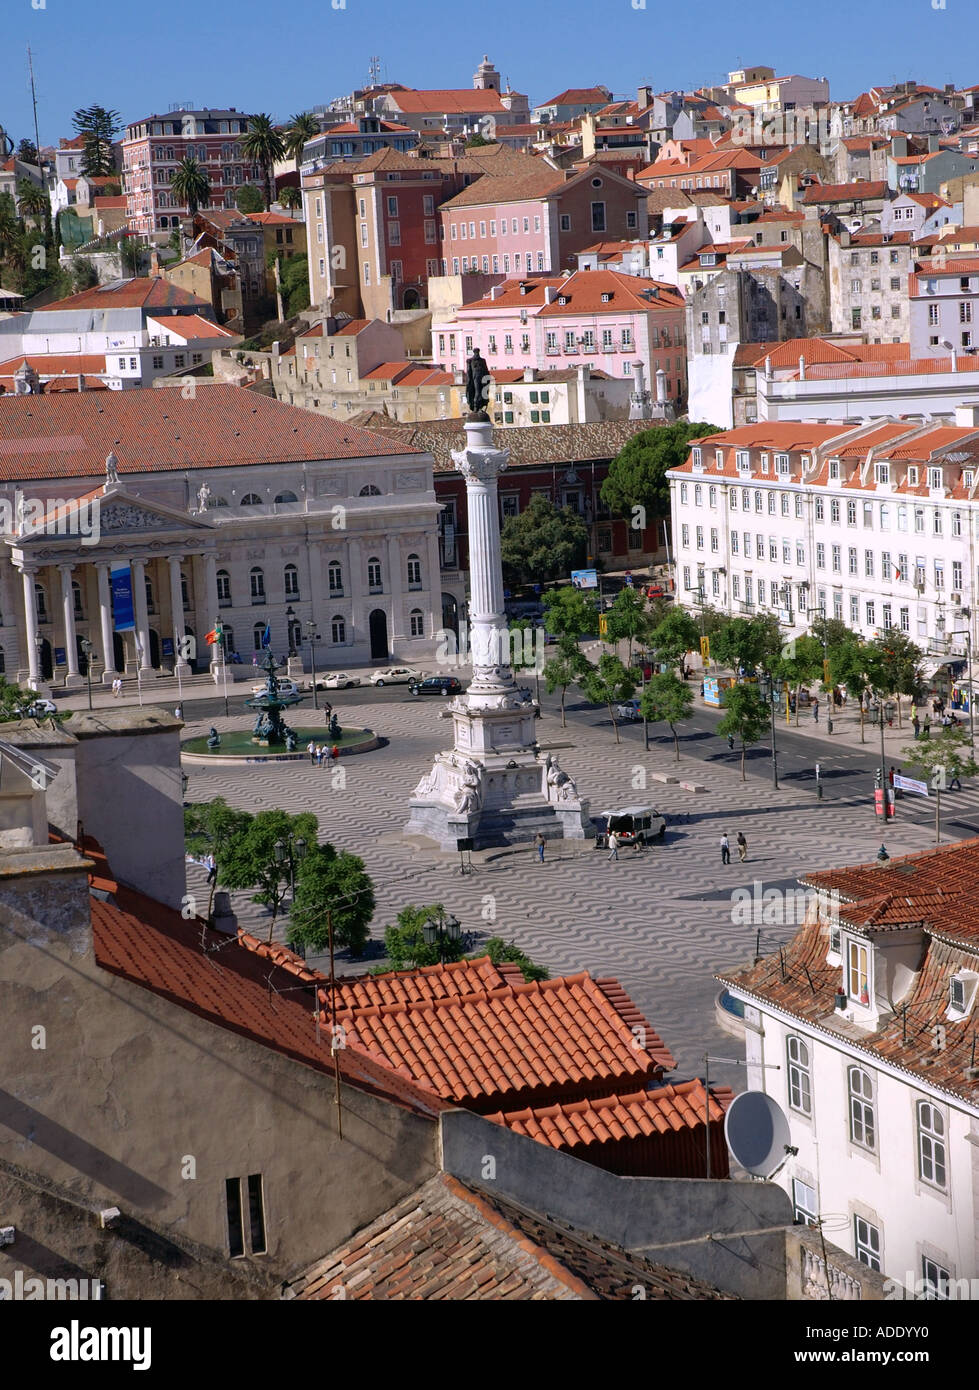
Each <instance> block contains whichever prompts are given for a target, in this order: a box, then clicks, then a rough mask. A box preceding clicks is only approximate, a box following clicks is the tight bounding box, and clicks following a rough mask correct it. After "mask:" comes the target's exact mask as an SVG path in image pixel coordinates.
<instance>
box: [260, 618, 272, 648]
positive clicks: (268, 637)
mask: <svg viewBox="0 0 979 1390" xmlns="http://www.w3.org/2000/svg"><path fill="white" fill-rule="evenodd" d="M271 645H272V629H271V627H270V626H269V624H268V623H266V624H265V631H264V632H263V633H262V646H263V647H271Z"/></svg>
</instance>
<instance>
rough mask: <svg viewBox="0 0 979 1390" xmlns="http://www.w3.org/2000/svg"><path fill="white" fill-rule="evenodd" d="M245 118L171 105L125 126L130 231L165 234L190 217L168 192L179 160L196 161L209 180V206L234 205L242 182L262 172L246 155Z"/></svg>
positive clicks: (124, 166)
mask: <svg viewBox="0 0 979 1390" xmlns="http://www.w3.org/2000/svg"><path fill="white" fill-rule="evenodd" d="M250 120H251V117H250V116H248V115H246V114H245V113H244V112H241V111H236V110H235V108H234V107H230V108H229V109H228V110H226V111H210V110H204V111H198V110H190V109H187V108H184V107H177V108H175V109H174V110H173V111H169V112H168V113H167V114H166V115H165V116H144V117H143V118H142V119H141V120H138V121H133V122H132V123H131V124H130V125H128V126H127V127H126V138H125V139H124V140H123V142H122V151H123V155H122V173H123V192H124V193H125V195H126V212H127V216H128V220H129V226H130V228H131V229H132V230H133V231H134V232H143V233H147V232H157V231H162V232H165V231H167V230H169V229H170V228H172V227H179V226H180V224H181V218H186V217H188V216H189V215H190V209H189V208H188V207H187V205H186V204H182V203H179V202H178V201H177V198H176V195H175V194H174V193H173V192H172V191H171V187H170V186H171V184H172V181H173V175H174V172H175V170H176V167H177V165H178V164H179V163H180V161H181V160H183V159H196V160H197V161H198V163H200V164H202V165H203V166H204V168H205V169H206V170H207V174H208V178H209V179H210V181H211V197H210V201H209V202H208V207H209V208H226V209H229V210H230V209H233V208H234V207H235V196H236V194H237V192H238V190H239V189H240V188H241V186H242V185H243V184H246V183H254V184H261V182H262V177H263V176H262V171H261V169H260V168H259V166H258V165H257V164H255V163H253V161H252V160H250V159H248V158H247V157H246V155H245V154H244V151H243V150H242V146H241V136H243V135H244V134H245V133H246V132H247V130H248V123H249V121H250Z"/></svg>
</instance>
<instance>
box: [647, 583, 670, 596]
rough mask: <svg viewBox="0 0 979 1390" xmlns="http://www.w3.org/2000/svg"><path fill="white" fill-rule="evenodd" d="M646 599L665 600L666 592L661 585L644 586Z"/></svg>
mask: <svg viewBox="0 0 979 1390" xmlns="http://www.w3.org/2000/svg"><path fill="white" fill-rule="evenodd" d="M646 597H647V598H666V590H665V589H664V588H663V586H662V584H647V585H646Z"/></svg>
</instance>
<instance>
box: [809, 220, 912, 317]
mask: <svg viewBox="0 0 979 1390" xmlns="http://www.w3.org/2000/svg"><path fill="white" fill-rule="evenodd" d="M826 244H827V250H828V253H829V319H830V331H831V332H833V333H849V332H853V333H861V332H863V333H866V334H867V335H868V338H869V340H870V341H871V342H874V343H882V342H883V343H906V342H908V339H909V337H910V332H911V313H910V298H909V295H908V277H909V276H910V274H911V270H912V267H913V266H914V258H915V255H916V254H917V253H916V250H915V247H914V244H913V235H912V233H911V232H910V231H907V232H904V231H901V232H881V231H876V232H855V233H853V234H851V233H850V232H848V231H847V230H846V228H841V229H840V231H839V232H838V233H837V234H836V235H833V234H829V235H828V236H827V237H826Z"/></svg>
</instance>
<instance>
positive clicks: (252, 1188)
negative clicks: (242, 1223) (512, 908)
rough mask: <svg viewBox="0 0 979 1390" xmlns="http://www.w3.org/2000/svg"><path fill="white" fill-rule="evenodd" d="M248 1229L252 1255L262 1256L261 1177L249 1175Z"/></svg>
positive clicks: (263, 1237)
mask: <svg viewBox="0 0 979 1390" xmlns="http://www.w3.org/2000/svg"><path fill="white" fill-rule="evenodd" d="M248 1227H249V1231H250V1233H251V1242H252V1254H253V1255H263V1254H264V1253H265V1250H266V1242H265V1203H264V1201H263V1198H262V1175H261V1173H251V1174H250V1175H249V1178H248Z"/></svg>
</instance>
